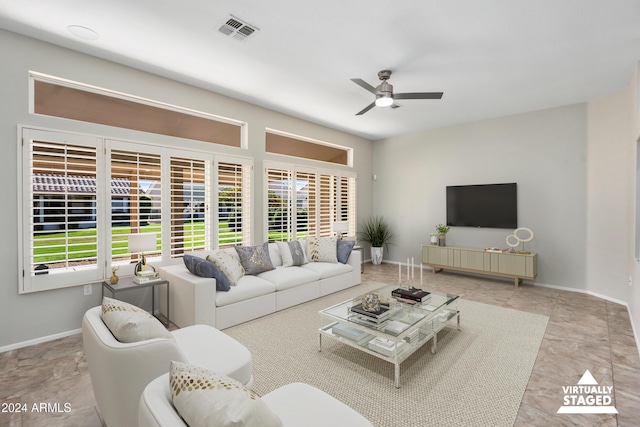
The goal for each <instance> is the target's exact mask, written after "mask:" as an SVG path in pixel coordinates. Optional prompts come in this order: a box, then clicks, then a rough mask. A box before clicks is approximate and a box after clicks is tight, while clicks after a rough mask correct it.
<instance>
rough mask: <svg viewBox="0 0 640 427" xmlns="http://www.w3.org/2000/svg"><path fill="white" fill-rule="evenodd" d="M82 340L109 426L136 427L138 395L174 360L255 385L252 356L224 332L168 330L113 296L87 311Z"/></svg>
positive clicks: (200, 327)
mask: <svg viewBox="0 0 640 427" xmlns="http://www.w3.org/2000/svg"><path fill="white" fill-rule="evenodd" d="M107 325H108V326H107ZM116 337H117V338H116ZM82 339H83V343H84V351H85V354H86V357H87V363H88V365H89V374H90V376H91V383H92V385H93V392H94V395H95V398H96V402H97V404H98V409H99V411H100V415H101V416H102V419H103V420H104V422H105V424H106V425H107V426H108V427H119V426H136V425H137V419H138V401H139V400H140V395H141V394H142V391H143V390H144V388H145V387H146V385H147V384H148V383H149V382H150V381H151V380H153V379H154V378H157V377H158V376H160V375H162V374H164V373H166V372H169V366H170V363H171V361H172V360H175V361H179V362H184V363H190V364H192V365H196V366H201V367H203V368H208V369H212V370H215V371H217V372H219V373H221V374H224V375H227V376H229V377H231V378H233V379H234V380H236V381H238V382H239V383H241V384H243V385H245V386H247V387H251V385H252V384H253V376H252V369H253V367H252V358H251V353H250V352H249V350H247V348H246V347H244V346H243V345H242V344H240V343H239V342H238V341H236V340H235V339H233V338H231V337H230V336H228V335H227V334H225V333H223V332H220V331H219V330H217V329H215V328H213V327H211V326H206V325H194V326H190V327H187V328H183V329H178V330H176V331H173V332H169V331H167V330H166V329H165V328H164V327H163V326H162V324H161V323H160V321H159V320H158V319H156V318H155V317H153V316H152V315H151V314H149V313H147V312H146V311H144V310H142V309H140V308H138V307H135V306H133V305H131V304H127V303H125V302H122V301H118V300H114V299H111V298H106V297H105V298H104V301H103V305H102V306H97V307H94V308H91V309H89V310H88V311H87V312H86V313H85V315H84V318H83V319H82ZM125 341H126V342H125Z"/></svg>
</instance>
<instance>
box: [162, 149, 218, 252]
mask: <svg viewBox="0 0 640 427" xmlns="http://www.w3.org/2000/svg"><path fill="white" fill-rule="evenodd" d="M209 164H210V162H208V161H206V160H204V159H193V158H184V157H171V238H170V240H171V257H172V258H175V257H178V256H182V254H183V253H184V252H189V251H195V250H203V249H210V243H211V242H210V239H209V238H208V236H210V235H211V230H210V228H211V220H210V217H209V203H210V202H209V198H210V194H209V193H210V191H207V189H208V188H209V187H210V185H209V183H210V182H211V177H210V169H211V168H210V166H209Z"/></svg>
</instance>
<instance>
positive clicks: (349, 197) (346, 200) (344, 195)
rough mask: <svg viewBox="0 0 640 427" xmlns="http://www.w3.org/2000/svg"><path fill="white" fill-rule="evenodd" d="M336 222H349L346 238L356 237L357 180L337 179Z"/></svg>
mask: <svg viewBox="0 0 640 427" xmlns="http://www.w3.org/2000/svg"><path fill="white" fill-rule="evenodd" d="M336 181H337V185H336V202H337V206H336V221H348V223H349V229H348V231H347V232H346V234H345V235H346V236H355V235H356V179H355V177H351V176H344V175H343V176H339V177H336Z"/></svg>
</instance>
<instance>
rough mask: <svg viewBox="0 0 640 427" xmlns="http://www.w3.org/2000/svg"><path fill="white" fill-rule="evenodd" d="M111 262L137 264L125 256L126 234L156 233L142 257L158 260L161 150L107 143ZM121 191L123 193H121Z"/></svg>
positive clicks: (126, 253) (159, 244)
mask: <svg viewBox="0 0 640 427" xmlns="http://www.w3.org/2000/svg"><path fill="white" fill-rule="evenodd" d="M109 142H110V145H111V153H110V154H111V155H110V158H109V162H108V164H109V165H110V177H111V179H110V189H109V190H110V191H109V193H110V195H111V200H110V205H111V212H110V216H111V221H110V225H111V226H110V231H111V260H112V262H115V263H117V262H119V261H134V262H137V261H138V257H139V254H137V253H133V254H132V253H130V252H129V244H128V243H129V242H128V236H129V234H137V233H156V235H157V245H156V250H154V251H150V252H145V256H146V257H154V256H155V257H158V256H159V255H160V254H161V251H162V242H161V239H160V236H161V235H162V231H161V229H160V227H161V224H162V173H161V167H162V164H161V161H162V157H161V155H160V152H161V150H160V149H157V148H155V151H156V152H155V153H154V152H152V151H154V148H153V147H144V146H143V148H144V151H129V150H122V149H117V148H114V147H126V146H129V145H130V144H126V145H125V144H124V143H121V142H118V141H109ZM123 189H124V191H123Z"/></svg>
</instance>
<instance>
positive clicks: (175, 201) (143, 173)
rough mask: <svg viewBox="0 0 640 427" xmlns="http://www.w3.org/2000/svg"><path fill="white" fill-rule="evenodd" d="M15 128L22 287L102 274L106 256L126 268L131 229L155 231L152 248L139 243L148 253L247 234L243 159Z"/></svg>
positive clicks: (164, 259) (233, 240) (221, 242)
mask: <svg viewBox="0 0 640 427" xmlns="http://www.w3.org/2000/svg"><path fill="white" fill-rule="evenodd" d="M22 135H23V149H22V170H23V174H21V177H20V186H21V192H20V194H21V197H22V201H21V203H20V210H21V211H20V215H19V218H21V223H20V226H21V230H22V239H21V243H20V244H21V247H20V251H21V254H22V256H21V257H20V264H21V265H20V267H21V268H20V270H21V271H22V277H21V278H20V280H19V282H20V287H19V291H20V293H26V292H35V291H41V290H46V289H55V288H60V287H66V286H75V285H80V284H86V283H91V282H96V281H99V280H103V279H106V278H108V277H109V276H110V275H111V268H110V267H111V265H117V266H119V267H120V268H121V271H120V274H121V275H126V274H132V273H133V264H135V262H136V261H137V257H138V256H139V254H136V253H134V254H131V253H129V249H128V235H129V234H132V233H144V232H153V233H156V234H157V245H156V250H155V251H151V252H149V253H145V255H147V256H149V255H150V258H149V257H148V260H149V261H150V262H152V263H168V262H170V260H171V259H172V258H179V257H180V256H182V254H183V253H184V252H188V251H192V250H198V249H209V248H216V247H222V246H231V245H241V244H245V245H246V244H251V227H250V225H251V215H252V209H251V204H250V196H251V182H252V173H253V166H252V160H251V159H246V158H240V157H238V158H235V157H231V156H218V155H216V154H212V153H206V152H196V151H193V152H190V151H186V150H174V149H170V148H166V147H158V146H154V145H150V144H139V143H133V142H123V141H113V140H107V139H103V138H99V137H94V136H88V135H75V134H64V133H57V132H50V131H42V130H37V129H28V128H25V129H22ZM212 171H215V173H212ZM212 201H213V203H214V205H213V206H215V205H217V207H218V209H213V211H211V210H210V209H209V206H211V205H212ZM213 224H218V225H219V231H218V227H212V225H213ZM214 228H215V229H214ZM156 265H158V264H156Z"/></svg>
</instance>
